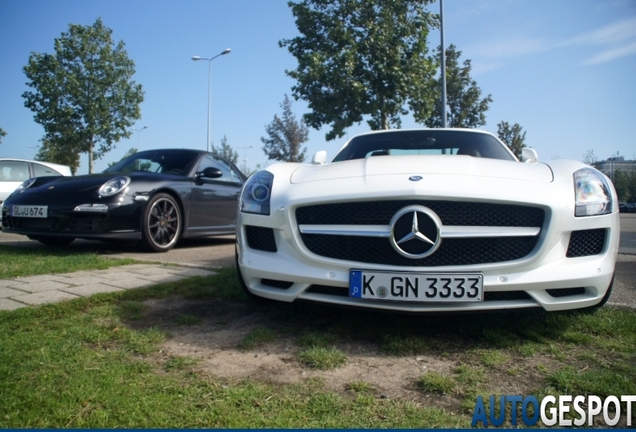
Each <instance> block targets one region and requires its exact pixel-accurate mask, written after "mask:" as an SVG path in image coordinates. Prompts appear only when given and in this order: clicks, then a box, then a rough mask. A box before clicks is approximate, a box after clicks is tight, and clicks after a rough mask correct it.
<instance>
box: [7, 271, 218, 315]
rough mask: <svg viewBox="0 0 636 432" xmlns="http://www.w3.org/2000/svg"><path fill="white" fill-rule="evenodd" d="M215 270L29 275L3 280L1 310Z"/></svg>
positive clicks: (148, 284)
mask: <svg viewBox="0 0 636 432" xmlns="http://www.w3.org/2000/svg"><path fill="white" fill-rule="evenodd" d="M212 274H214V271H211V270H204V269H201V268H195V267H189V266H188V267H183V266H173V265H162V264H132V265H127V266H119V267H111V268H108V269H105V270H94V271H85V270H83V271H78V272H74V273H61V274H54V275H38V276H26V277H22V278H14V279H2V280H0V310H15V309H19V308H22V307H28V306H39V305H42V304H47V303H57V302H60V301H65V300H72V299H75V298H80V297H90V296H92V295H93V294H97V293H108V292H116V291H124V290H130V289H136V288H143V287H148V286H151V285H157V284H161V283H166V282H176V281H179V280H181V279H185V278H189V277H193V276H209V275H212Z"/></svg>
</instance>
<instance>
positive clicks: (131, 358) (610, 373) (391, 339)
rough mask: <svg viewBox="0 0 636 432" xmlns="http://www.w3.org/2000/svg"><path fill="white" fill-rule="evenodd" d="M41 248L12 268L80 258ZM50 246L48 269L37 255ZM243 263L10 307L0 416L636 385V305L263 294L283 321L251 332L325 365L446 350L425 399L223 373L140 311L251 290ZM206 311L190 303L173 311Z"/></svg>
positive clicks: (279, 412)
mask: <svg viewBox="0 0 636 432" xmlns="http://www.w3.org/2000/svg"><path fill="white" fill-rule="evenodd" d="M0 248H1V246H0ZM0 252H4V250H3V249H0ZM39 253H40V254H41V255H40V256H38V255H37V254H35V255H32V256H31V259H30V260H25V261H23V264H22V267H20V265H15V266H14V267H15V268H14V269H13V270H11V272H14V273H13V274H15V275H21V276H24V275H27V274H29V272H30V271H32V269H33V270H34V271H35V270H36V268H37V269H43V270H37V271H44V272H45V273H50V272H52V269H53V268H55V269H60V271H61V272H68V271H70V270H69V269H68V268H64V265H65V264H63V263H61V261H56V260H57V259H58V258H59V260H66V259H67V257H66V256H65V255H64V254H61V256H60V257H58V258H56V257H55V256H53V255H51V254H47V253H46V252H45V253H42V252H39ZM78 259H79V258H78V257H75V258H74V259H71V260H70V261H77V260H78ZM46 260H50V263H51V264H50V267H49V268H48V269H47V267H46V266H45V267H41V266H39V267H38V266H33V267H32V266H30V262H31V261H41V262H45V261H46ZM6 261H7V259H5V257H4V256H3V260H2V264H0V265H2V266H3V267H2V271H4V272H5V275H6V274H8V273H7V272H8V271H9V270H7V269H8V265H7V264H6V263H5V262H6ZM8 261H12V259H9V260H8ZM108 263H116V264H118V263H120V262H119V261H110V260H109V261H108ZM11 265H12V266H13V265H14V264H13V263H12V264H11ZM84 265H85V266H86V265H88V264H84ZM93 265H94V264H93ZM100 265H102V264H100ZM84 268H87V267H84ZM88 268H90V266H89V267H88ZM94 268H95V267H94ZM97 268H101V267H97ZM235 276H236V275H235V270H234V269H233V268H228V269H222V270H220V271H219V272H218V273H217V274H216V275H213V276H206V277H196V278H190V279H185V280H181V281H178V282H173V283H167V284H162V285H157V286H153V287H149V288H142V289H135V290H129V291H123V292H117V293H108V294H98V295H95V296H92V297H90V298H81V299H76V300H73V301H69V302H63V303H57V304H52V305H44V306H41V307H37V308H22V309H18V310H15V311H4V312H0V382H1V383H2V385H1V386H0V428H73V429H77V428H82V429H84V428H109V429H110V428H171V429H172V428H418V429H420V428H458V427H460V428H468V427H470V421H471V415H472V410H473V408H474V406H475V401H476V398H477V396H479V395H481V396H482V397H483V399H484V401H487V400H488V397H489V395H500V394H508V393H507V392H509V391H510V390H509V387H507V386H506V382H513V383H514V384H515V387H514V388H515V389H516V390H515V391H522V392H523V394H524V395H530V394H532V395H534V396H536V397H538V398H540V397H542V396H544V395H547V394H582V395H588V394H594V395H598V396H601V397H605V396H608V395H610V394H613V395H621V394H636V313H634V312H633V311H629V310H620V309H612V308H608V307H605V308H603V309H600V310H599V311H597V312H595V313H585V314H584V313H576V312H568V313H553V314H547V313H542V312H528V313H519V312H516V313H513V314H506V313H502V314H484V315H450V316H413V315H397V314H380V313H376V312H368V311H355V310H342V309H336V308H328V307H324V306H311V305H309V306H302V305H297V306H293V307H286V308H285V309H283V306H281V305H279V304H270V305H266V306H258V308H267V309H265V310H269V311H272V312H273V311H282V312H279V314H278V318H277V321H276V322H277V324H278V325H276V326H270V325H268V326H259V327H256V328H255V329H254V330H253V331H252V332H250V333H248V335H247V336H246V337H245V339H244V340H243V341H242V342H240V345H241V346H242V347H243V348H244V349H250V348H253V347H258V346H261V345H263V344H267V343H270V342H275V341H276V340H277V339H279V338H285V339H286V340H288V339H289V340H291V341H293V344H294V346H295V349H296V356H295V357H290V359H289V361H294V362H298V365H299V366H300V367H303V368H307V370H311V371H318V372H319V371H321V370H333V368H336V369H337V368H339V367H342V366H343V365H344V364H346V363H348V362H349V361H350V359H348V358H347V355H346V354H345V352H346V350H345V349H344V347H345V346H357V345H360V344H366V346H372V347H375V352H376V353H377V354H376V355H382V356H387V357H389V358H395V359H396V361H397V360H399V359H403V358H404V357H406V358H407V359H408V356H413V361H414V362H415V361H416V359H415V357H416V356H420V355H422V356H426V357H427V358H432V359H434V360H435V361H436V362H445V363H444V364H447V365H449V366H450V368H449V369H445V370H447V371H448V372H447V373H441V372H433V371H431V372H428V373H425V374H422V375H420V376H419V377H418V378H417V380H416V381H414V382H412V383H407V384H409V385H411V386H412V387H413V388H417V389H419V392H421V394H422V395H423V396H430V399H426V400H429V401H430V402H427V403H424V404H422V403H419V402H414V401H410V400H407V399H408V398H405V399H400V398H395V399H392V398H386V397H384V396H382V394H381V393H380V390H378V389H377V388H375V384H374V385H371V384H369V383H366V382H364V381H353V382H349V383H347V384H345V385H343V388H342V392H337V391H334V390H329V389H327V388H326V387H325V383H324V381H323V380H322V379H321V378H308V379H306V380H304V381H302V382H300V383H297V384H289V385H272V384H268V383H267V382H260V381H257V380H253V379H236V378H224V379H223V378H219V377H216V376H214V375H213V374H211V373H209V372H204V371H203V369H202V368H201V362H202V359H199V358H196V357H177V356H165V354H162V353H160V350H161V349H162V343H163V342H165V341H167V340H169V339H170V337H171V336H170V334H168V333H166V332H165V331H163V330H161V329H160V328H157V327H152V326H150V327H144V326H140V325H139V323H141V322H143V320H144V319H145V318H146V313H147V306H146V304H145V301H146V300H149V299H161V298H173V297H175V298H176V297H183V298H187V299H193V300H202V301H203V300H204V301H219V300H222V301H231V302H248V299H247V297H246V296H245V295H244V294H243V293H242V292H241V290H240V288H239V287H238V286H237V284H236V279H235ZM5 277H7V276H5ZM254 307H257V306H254ZM205 319H206V318H204V319H203V320H205ZM214 319H215V318H214V317H209V320H212V321H214ZM201 322H202V318H201V317H199V316H195V315H191V314H188V313H183V314H180V315H177V318H176V319H175V320H173V321H171V323H172V324H173V325H178V326H189V325H198V324H200V323H201ZM511 323H513V324H514V325H511ZM318 372H316V373H318ZM312 373H314V372H312ZM378 373H381V371H378ZM316 376H319V375H316ZM519 389H523V390H519ZM437 400H444V401H446V403H444V404H437V403H436V401H437ZM632 424H634V423H632ZM504 426H505V425H504Z"/></svg>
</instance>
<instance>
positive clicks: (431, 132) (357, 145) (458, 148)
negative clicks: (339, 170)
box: [333, 129, 516, 162]
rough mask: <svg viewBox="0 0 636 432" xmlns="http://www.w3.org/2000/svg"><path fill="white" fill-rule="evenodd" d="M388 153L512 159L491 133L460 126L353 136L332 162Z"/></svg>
mask: <svg viewBox="0 0 636 432" xmlns="http://www.w3.org/2000/svg"><path fill="white" fill-rule="evenodd" d="M391 155H466V156H474V157H483V158H490V159H502V160H510V161H515V160H516V159H515V157H514V156H513V155H512V154H511V153H510V152H509V151H508V149H506V147H505V146H504V145H503V144H502V143H501V142H499V141H498V140H497V139H496V138H495V137H494V136H492V135H489V134H486V133H480V132H471V131H462V130H456V131H455V130H435V129H426V130H394V131H389V132H380V133H373V134H367V135H360V136H357V137H355V138H352V139H351V141H349V143H348V144H347V145H346V146H345V147H344V148H343V149H342V150H340V152H339V153H338V154H337V155H336V157H335V158H334V159H333V161H334V162H339V161H344V160H350V159H364V158H367V157H371V156H391Z"/></svg>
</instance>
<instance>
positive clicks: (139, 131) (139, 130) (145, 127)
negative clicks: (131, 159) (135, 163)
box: [133, 125, 148, 150]
mask: <svg viewBox="0 0 636 432" xmlns="http://www.w3.org/2000/svg"><path fill="white" fill-rule="evenodd" d="M144 129H148V125H146V126H144V127H142V128H139V129H134V128H133V130H134V131H136V132H137V150H139V134H140V133H141V131H142V130H144Z"/></svg>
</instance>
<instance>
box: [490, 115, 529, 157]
mask: <svg viewBox="0 0 636 432" xmlns="http://www.w3.org/2000/svg"><path fill="white" fill-rule="evenodd" d="M522 129H523V128H522V127H521V126H520V125H519V123H515V124H514V125H512V126H510V124H509V123H508V122H505V121H502V122H501V123H498V124H497V136H498V137H499V139H500V140H502V141H503V142H504V143H506V145H507V146H508V147H509V148H510V150H512V152H513V153H514V154H515V156H517V159H519V160H521V151H522V150H523V148H524V147H526V144H525V140H526V133H525V131H524V132H522V131H521V130H522Z"/></svg>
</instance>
